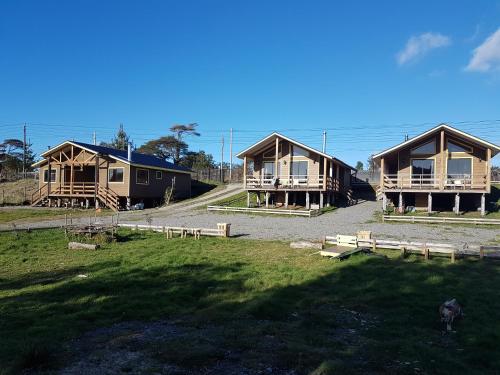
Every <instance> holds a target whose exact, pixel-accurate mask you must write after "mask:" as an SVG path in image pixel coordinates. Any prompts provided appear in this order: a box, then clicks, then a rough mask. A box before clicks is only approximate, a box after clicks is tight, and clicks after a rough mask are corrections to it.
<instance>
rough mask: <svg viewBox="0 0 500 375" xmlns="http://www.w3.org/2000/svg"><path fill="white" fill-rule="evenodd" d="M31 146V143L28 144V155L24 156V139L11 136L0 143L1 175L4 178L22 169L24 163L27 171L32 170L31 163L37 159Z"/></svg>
mask: <svg viewBox="0 0 500 375" xmlns="http://www.w3.org/2000/svg"><path fill="white" fill-rule="evenodd" d="M31 146H32V145H31V144H26V155H25V156H24V143H23V141H21V140H19V139H14V138H10V139H6V140H4V141H3V142H2V143H0V175H2V178H5V177H6V176H7V175H8V174H14V173H16V172H17V171H20V170H22V169H23V163H24V165H25V167H26V170H27V171H29V170H32V168H31V164H33V162H34V160H35V154H34V153H33V150H32V149H31ZM25 157H26V158H25Z"/></svg>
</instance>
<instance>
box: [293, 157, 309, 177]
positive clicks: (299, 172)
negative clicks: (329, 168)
mask: <svg viewBox="0 0 500 375" xmlns="http://www.w3.org/2000/svg"><path fill="white" fill-rule="evenodd" d="M307 164H308V163H307V161H305V160H304V161H292V163H291V164H290V173H291V175H292V176H295V177H307Z"/></svg>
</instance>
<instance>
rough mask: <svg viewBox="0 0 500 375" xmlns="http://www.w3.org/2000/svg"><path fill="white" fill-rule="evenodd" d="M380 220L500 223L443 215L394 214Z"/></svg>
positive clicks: (490, 220) (384, 216)
mask: <svg viewBox="0 0 500 375" xmlns="http://www.w3.org/2000/svg"><path fill="white" fill-rule="evenodd" d="M382 221H401V222H407V223H448V224H456V223H460V224H476V225H478V224H480V225H500V219H485V218H468V217H445V216H439V217H438V216H396V215H383V216H382Z"/></svg>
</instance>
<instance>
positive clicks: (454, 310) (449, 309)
mask: <svg viewBox="0 0 500 375" xmlns="http://www.w3.org/2000/svg"><path fill="white" fill-rule="evenodd" d="M439 315H441V322H443V323H445V324H446V331H448V332H450V331H451V324H452V323H453V321H454V320H455V319H457V318H461V317H462V316H463V311H462V307H461V306H460V305H459V304H458V302H457V300H456V299H455V298H453V299H450V300H448V301H445V302H444V303H443V304H442V305H441V306H439Z"/></svg>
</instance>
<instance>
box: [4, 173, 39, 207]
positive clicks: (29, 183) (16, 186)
mask: <svg viewBox="0 0 500 375" xmlns="http://www.w3.org/2000/svg"><path fill="white" fill-rule="evenodd" d="M37 189H38V181H36V180H34V179H26V180H18V181H13V182H2V183H0V206H7V205H22V204H25V203H26V202H28V203H29V202H31V195H32V194H33V193H34V192H35V191H36V190H37ZM25 192H26V195H25Z"/></svg>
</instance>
